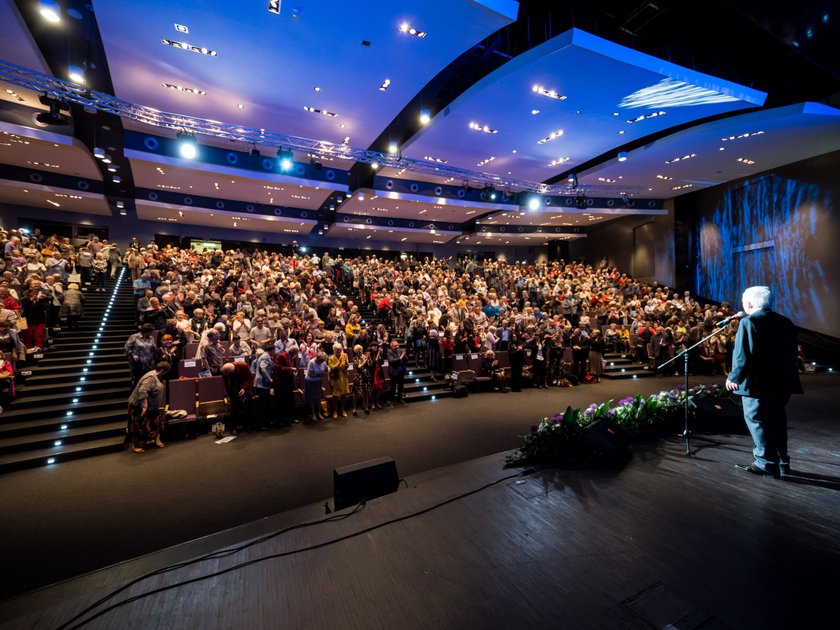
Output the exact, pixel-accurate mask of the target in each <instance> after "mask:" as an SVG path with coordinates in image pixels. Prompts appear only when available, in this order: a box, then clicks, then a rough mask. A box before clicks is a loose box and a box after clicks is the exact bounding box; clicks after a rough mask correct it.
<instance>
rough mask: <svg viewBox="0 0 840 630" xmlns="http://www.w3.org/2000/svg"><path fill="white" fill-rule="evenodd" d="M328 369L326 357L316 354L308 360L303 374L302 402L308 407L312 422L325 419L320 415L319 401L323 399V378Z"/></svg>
mask: <svg viewBox="0 0 840 630" xmlns="http://www.w3.org/2000/svg"><path fill="white" fill-rule="evenodd" d="M328 369H329V367H328V366H327V355H326V354H324V353H323V352H320V351H319V352H317V353H316V354H315V356H314V357H312V358H311V359H310V360H309V363H308V364H307V366H306V371H305V373H304V390H303V401H304V403H306V404H307V405H309V411H310V419H311V420H312V422H318V420H324V419H326V416H325V415H323V414H322V413H321V400H323V398H324V384H323V382H322V381H323V378H324V374H326V372H327V370H328Z"/></svg>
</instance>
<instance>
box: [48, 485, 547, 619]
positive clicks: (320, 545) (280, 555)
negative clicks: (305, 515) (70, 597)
mask: <svg viewBox="0 0 840 630" xmlns="http://www.w3.org/2000/svg"><path fill="white" fill-rule="evenodd" d="M537 470H540V469H538V468H526V469H524V470H522V471H520V472H517V473H516V474H513V475H507V476H505V477H502V478H500V479H497V480H495V481H491V482H489V483H486V484H484V485H483V486H481V487H479V488H476V489H474V490H470V491H468V492H464V493H462V494H459V495H457V496H454V497H451V498H449V499H446V500H445V501H441V502H439V503H436V504H434V505H432V506H429V507H427V508H423V509H422V510H417V511H416V512H412V513H411V514H406V515H404V516H398V517H396V518H393V519H390V520H388V521H384V522H382V523H379V524H377V525H371V526H370V527H367V528H365V529H362V530H360V531H357V532H353V533H352V534H346V535H345V536H340V537H338V538H334V539H332V540H327V541H325V542H322V543H317V544H314V545H310V546H308V547H303V548H301V549H295V550H292V551H284V552H281V553H276V554H271V555H268V556H265V557H262V558H255V559H253V560H248V561H247V562H242V563H239V564H235V565H233V566H231V567H228V568H227V569H222V570H220V571H216V572H214V573H209V574H207V575H202V576H199V577H195V578H192V579H189V580H185V581H183V582H178V583H177V584H170V585H167V586H161V587H159V588H156V589H152V590H151V591H147V592H145V593H141V594H139V595H135V596H133V597H129V598H128V599H125V600H123V601H121V602H117V603H115V604H111V605H110V606H108V607H107V608H103V609H102V610H100V611H99V612H97V613H96V614H94V615H92V616H91V617H88V618H87V619H83V620H81V621H79V620H80V619H81V618H82V617H84V615H86V614H88V613H90V612H92V611H93V610H94V609H95V608H97V607H99V606H101V605H102V604H104V603H105V602H106V601H108V600H109V599H111V598H113V597H115V596H116V595H118V594H119V593H121V592H123V591H125V590H126V589H128V588H130V587H132V586H133V585H135V584H138V583H139V582H141V581H143V580H145V579H147V578H150V577H153V576H156V575H161V574H163V573H167V572H169V571H174V570H177V569H180V568H183V567H186V566H189V565H192V564H195V563H197V562H203V561H204V560H215V559H218V558H223V557H226V556H229V555H232V554H235V553H238V552H239V551H242V550H244V549H246V548H248V547H251V546H253V545H256V544H258V543H262V542H265V541H268V540H271V539H272V538H275V537H277V536H280V535H282V534H284V533H287V532H290V531H293V530H295V529H302V528H305V527H309V526H312V525H319V524H322V523H327V522H330V521H334V520H343V519H345V518H349V517H350V516H353V515H354V514H356V513H357V512H358V511H359V510H360V509H362V507H363V506H364V502H362V503H359V504H358V505H357V506H356V507H355V508H353V510H352V511H351V512H348V513H347V514H334V515H332V516H328V517H326V518H323V519H320V520H318V521H310V522H308V523H300V524H298V525H292V526H290V527H287V528H285V529H283V530H280V531H278V532H273V533H271V534H268V535H266V536H263V537H262V538H258V539H255V540H252V541H250V542H248V543H245V544H243V545H240V546H239V547H234V548H232V549H225V550H222V551H217V552H213V553H210V554H207V555H205V556H200V557H198V558H194V559H192V560H187V561H185V562H181V563H178V564H174V565H171V566H168V567H164V568H162V569H158V570H156V571H152V572H151V573H147V574H146V575H143V576H141V577H138V578H135V579H134V580H132V581H131V582H129V583H127V584H125V585H123V586H121V587H120V588H119V589H117V590H115V591H112V592H111V593H109V594H107V595H106V596H105V597H103V598H101V599H100V600H99V601H97V602H95V603H94V604H92V605H90V606H88V607H87V608H86V609H85V610H83V611H82V612H80V613H79V614H77V615H76V616H74V617H73V618H72V619H70V620H68V621H66V622H65V623H63V624H62V625H61V626H59V627H58V628H57V630H64V629H65V628H69V629H70V630H76V629H77V628H81V627H82V626H84V625H87V624H88V623H90V622H91V621H93V620H95V619H97V618H99V617H101V616H102V615H105V614H106V613H109V612H111V611H112V610H116V609H117V608H121V607H122V606H125V605H126V604H131V603H133V602H135V601H138V600H140V599H144V598H146V597H149V596H151V595H156V594H158V593H162V592H165V591H168V590H171V589H174V588H178V587H181V586H187V585H188V584H193V583H195V582H201V581H203V580H208V579H210V578H214V577H218V576H220V575H225V574H226V573H230V572H232V571H238V570H239V569H243V568H246V567H249V566H251V565H253V564H258V563H260V562H264V561H266V560H274V559H277V558H284V557H287V556H292V555H295V554H298V553H303V552H305V551H315V550H317V549H322V548H324V547H328V546H331V545H335V544H337V543H340V542H344V541H345V540H350V539H352V538H355V537H357V536H361V535H362V534H368V533H370V532H372V531H375V530H377V529H380V528H382V527H386V526H388V525H393V524H395V523H400V522H402V521H406V520H409V519H412V518H415V517H417V516H422V515H423V514H427V513H429V512H432V511H434V510H437V509H439V508H441V507H443V506H445V505H449V504H450V503H454V502H456V501H460V500H461V499H464V498H466V497H469V496H472V495H474V494H478V493H479V492H483V491H484V490H486V489H488V488H491V487H493V486H496V485H498V484H500V483H504V482H505V481H509V480H510V479H515V478H516V477H522V476H525V475H529V474H531V473H533V472H536V471H537ZM77 621H78V623H76V625H71V624H73V623H75V622H77Z"/></svg>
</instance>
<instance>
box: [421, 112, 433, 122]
mask: <svg viewBox="0 0 840 630" xmlns="http://www.w3.org/2000/svg"><path fill="white" fill-rule="evenodd" d="M431 119H432V115H431V113H430V112H429V110H428V109H421V110H420V124H421V125H428V124H429V121H430V120H431Z"/></svg>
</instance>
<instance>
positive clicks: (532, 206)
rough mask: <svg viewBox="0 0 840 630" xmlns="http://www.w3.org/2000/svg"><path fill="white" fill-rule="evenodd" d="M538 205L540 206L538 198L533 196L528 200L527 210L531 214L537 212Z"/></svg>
mask: <svg viewBox="0 0 840 630" xmlns="http://www.w3.org/2000/svg"><path fill="white" fill-rule="evenodd" d="M540 205H541V202H540V198H539V197H537V196H536V195H534V196H532V197H530V198H529V199H528V210H530V211H531V212H534V211H536V210H539V209H540Z"/></svg>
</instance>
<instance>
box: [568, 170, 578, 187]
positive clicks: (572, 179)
mask: <svg viewBox="0 0 840 630" xmlns="http://www.w3.org/2000/svg"><path fill="white" fill-rule="evenodd" d="M566 183H567V184H569V187H570V188H577V186H578V178H577V175H575V174H574V173H569V176H568V177H567V178H566Z"/></svg>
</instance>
